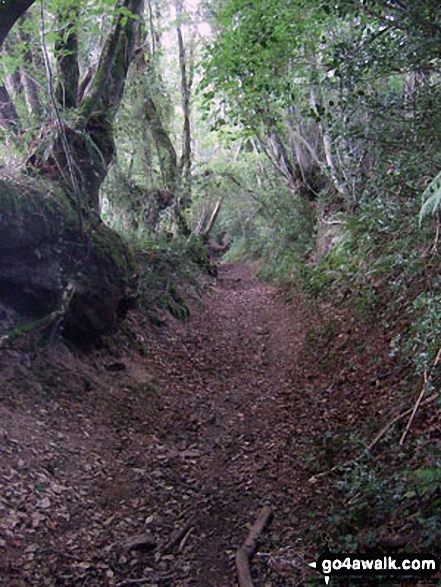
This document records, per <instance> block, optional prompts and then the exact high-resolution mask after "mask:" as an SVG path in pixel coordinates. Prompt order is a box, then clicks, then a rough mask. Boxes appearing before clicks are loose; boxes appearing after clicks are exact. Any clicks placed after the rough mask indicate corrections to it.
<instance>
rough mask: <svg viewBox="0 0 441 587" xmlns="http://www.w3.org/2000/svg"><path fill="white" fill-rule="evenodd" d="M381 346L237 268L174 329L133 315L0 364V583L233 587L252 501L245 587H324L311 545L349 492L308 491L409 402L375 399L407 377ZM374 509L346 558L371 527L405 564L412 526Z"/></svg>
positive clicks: (357, 328)
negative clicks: (260, 525)
mask: <svg viewBox="0 0 441 587" xmlns="http://www.w3.org/2000/svg"><path fill="white" fill-rule="evenodd" d="M335 323H337V324H338V328H337V327H336V326H335ZM392 334H393V333H392ZM392 334H391V333H387V334H386V333H384V332H383V331H381V328H380V327H379V326H378V324H377V326H376V327H375V328H372V329H371V330H369V329H366V328H365V327H364V326H363V325H362V324H361V323H358V322H357V321H346V318H345V317H344V316H343V315H342V316H340V317H335V316H333V317H332V320H331V318H330V317H329V316H327V315H326V307H323V306H322V307H321V309H319V308H318V305H316V304H311V303H309V302H307V301H306V300H305V299H303V297H302V296H301V295H299V294H296V295H293V294H290V296H287V295H283V294H281V293H280V292H278V291H277V290H276V289H275V288H273V287H272V286H270V285H266V284H262V283H261V282H259V281H258V280H257V279H256V277H255V276H254V274H253V272H252V270H251V269H250V268H247V267H245V266H243V265H239V264H234V265H226V266H222V267H221V268H220V273H219V278H218V280H217V281H216V282H215V283H214V284H212V286H211V287H210V289H209V292H208V293H207V294H205V296H204V297H203V298H202V300H199V301H198V300H193V302H192V305H191V317H190V319H189V320H188V321H187V322H186V323H180V322H177V321H175V320H173V319H171V318H168V319H167V322H166V324H165V325H164V326H162V327H161V328H159V327H158V328H156V329H153V328H152V327H151V326H149V325H148V324H145V323H144V320H143V318H142V317H141V316H140V315H139V314H135V313H132V315H131V317H130V318H129V322H128V324H127V326H126V328H125V333H123V334H121V335H119V337H118V339H117V340H113V341H110V342H108V343H106V346H103V348H102V349H100V350H98V351H94V352H93V353H89V354H88V355H87V356H79V355H78V354H75V353H74V352H72V351H70V350H68V349H67V348H65V347H63V346H59V347H58V348H57V349H54V348H48V347H47V346H46V347H41V346H39V345H37V343H36V342H35V341H33V342H29V344H28V346H27V348H20V349H11V348H10V349H9V350H5V351H4V352H3V356H2V357H1V359H0V367H1V373H2V376H1V379H2V387H1V389H0V438H1V439H2V443H1V453H0V467H1V469H0V488H1V493H0V585H7V586H8V587H28V586H29V587H31V586H38V587H45V586H48V587H49V586H57V587H58V586H75V587H76V586H78V587H80V586H88V587H92V586H94V587H95V586H97V587H98V586H109V587H110V586H113V587H115V586H118V587H123V586H129V585H141V586H142V585H144V586H149V587H154V586H156V585H166V586H170V587H171V586H176V587H187V586H193V585H194V586H200V587H231V586H234V585H237V579H236V570H235V561H234V558H235V553H236V551H237V549H238V548H239V547H240V545H241V544H242V543H243V542H244V540H245V539H246V536H247V534H248V531H249V528H250V526H251V525H252V524H253V522H254V520H255V519H256V517H257V516H258V514H259V512H260V510H261V508H262V507H263V506H264V505H269V506H271V508H272V510H273V514H274V518H273V521H272V523H271V525H270V526H269V527H268V528H267V529H266V530H265V531H264V532H263V533H262V535H261V536H260V539H259V543H258V549H257V552H256V554H255V556H254V558H253V561H252V574H253V577H254V579H255V585H256V587H257V586H261V587H263V586H264V587H276V586H288V585H289V586H296V587H300V586H302V585H305V586H306V585H321V584H324V583H323V580H322V579H321V578H320V577H318V576H317V575H316V574H315V572H314V571H312V570H311V569H309V568H308V566H307V563H308V562H311V561H312V560H313V559H315V558H316V557H317V556H318V555H319V554H320V552H321V550H322V549H323V547H324V546H325V540H327V539H328V537H327V536H324V535H323V534H330V536H329V540H331V541H334V545H337V546H338V536H335V533H334V534H333V533H332V531H331V530H330V527H331V522H330V517H329V516H331V515H332V512H333V511H334V510H333V508H335V506H336V505H338V502H339V501H341V504H340V505H342V506H343V507H344V506H345V504H350V503H351V500H352V502H353V500H354V499H355V500H356V499H357V496H356V495H355V496H354V495H352V494H351V492H350V489H348V488H346V489H345V490H344V489H341V490H340V493H339V492H338V491H337V490H336V489H335V484H334V482H335V480H336V479H338V474H337V473H335V474H329V475H326V476H323V477H320V478H318V479H315V480H314V479H311V478H312V477H313V475H315V474H317V473H319V472H320V471H326V470H328V469H330V468H331V467H332V466H334V465H337V464H339V463H342V462H344V461H345V460H347V459H348V458H349V457H355V456H357V455H358V454H359V453H360V451H361V450H362V444H361V440H360V439H363V440H364V441H369V440H371V439H372V436H373V432H375V431H378V430H380V429H381V427H382V426H383V425H384V424H386V423H387V422H388V421H389V420H390V419H391V417H392V416H393V414H394V413H396V410H397V409H398V408H401V407H402V406H403V405H405V406H406V407H408V406H409V404H408V403H405V402H406V399H408V396H406V394H405V393H404V390H400V391H399V392H398V391H397V392H396V393H385V390H386V389H390V388H391V382H393V381H397V380H399V378H400V377H402V373H401V370H402V367H401V366H400V365H398V364H395V363H394V361H393V360H392V359H390V358H389V356H388V352H387V350H388V348H389V347H388V340H389V339H390V337H391V336H392ZM331 350H332V352H331ZM407 392H411V393H413V394H414V392H415V389H411V388H409V389H408V390H407ZM429 422H432V428H433V434H435V433H438V432H439V429H438V428H437V424H436V422H435V420H434V416H433V418H432V420H429ZM425 425H426V426H427V420H426V422H425ZM420 427H421V421H420V420H418V418H417V420H416V422H415V427H414V428H413V429H412V431H413V434H414V435H415V436H414V438H415V437H417V436H418V433H419V430H420ZM357 442H358V444H357ZM409 458H411V457H409ZM314 481H315V482H314ZM371 509H372V512H371V514H370V516H371V517H370V518H369V520H367V521H366V520H363V522H362V523H360V524H359V526H358V527H354V528H351V529H350V531H351V533H352V534H353V536H354V540H355V541H356V543H357V545H358V546H360V545H363V544H367V543H368V530H367V528H370V529H371V528H372V527H376V528H377V529H378V528H379V527H380V526H381V527H382V528H384V531H385V532H386V538H387V537H388V536H396V535H398V536H399V537H402V536H404V535H405V536H406V544H407V545H408V546H410V547H411V548H410V550H418V548H416V547H415V546H418V528H417V526H416V525H415V524H416V522H415V523H414V522H412V521H411V522H409V521H403V520H402V519H401V520H399V521H396V520H395V519H392V518H390V519H389V518H388V517H387V515H386V517H385V514H382V516H383V517H382V518H381V519H380V518H379V517H378V518H377V519H376V518H375V504H374V503H373V504H372V508H371ZM348 533H349V530H348ZM380 534H381V532H380V533H378V532H377V534H376V539H377V540H379V539H380ZM383 537H384V536H383ZM341 546H342V545H341V544H340V547H341ZM342 584H344V585H349V583H342ZM398 584H401V583H398ZM403 584H404V583H403ZM421 584H422V583H420V585H421ZM425 584H429V583H425ZM432 584H435V583H432Z"/></svg>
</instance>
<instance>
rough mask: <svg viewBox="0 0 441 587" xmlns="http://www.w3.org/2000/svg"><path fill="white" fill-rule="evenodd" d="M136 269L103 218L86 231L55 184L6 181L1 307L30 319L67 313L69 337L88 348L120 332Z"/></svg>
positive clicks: (0, 194) (0, 236)
mask: <svg viewBox="0 0 441 587" xmlns="http://www.w3.org/2000/svg"><path fill="white" fill-rule="evenodd" d="M134 274H135V268H134V262H133V260H132V257H131V255H130V252H129V250H128V249H127V247H126V245H125V244H124V242H123V241H122V239H121V238H120V236H119V235H118V234H116V233H115V232H113V231H112V230H111V229H110V228H108V227H107V226H106V225H104V224H103V223H102V222H101V221H100V220H99V219H98V218H96V220H95V221H94V222H93V223H92V222H90V221H89V222H86V223H85V224H84V228H83V230H82V231H81V230H80V225H79V219H78V215H77V213H76V209H75V205H74V203H73V202H72V201H71V200H70V198H69V197H68V196H67V195H66V193H64V192H63V191H62V190H61V189H60V188H59V187H58V186H57V185H56V184H55V183H52V182H47V181H42V180H34V179H31V178H29V177H27V176H22V175H18V176H11V175H6V174H3V175H0V301H1V302H3V303H5V304H7V305H9V306H11V307H12V308H14V309H15V310H16V311H18V312H19V313H20V314H21V315H23V316H24V317H28V318H29V319H36V318H41V317H44V316H46V315H48V314H50V313H51V312H54V311H55V310H57V309H59V308H60V304H62V300H63V294H64V292H65V291H66V288H67V287H69V288H70V289H71V290H72V291H73V296H72V298H71V299H70V300H69V304H68V306H67V307H66V308H65V309H64V311H63V322H62V328H63V334H64V336H66V337H67V338H70V339H75V340H76V341H77V342H81V340H82V339H90V338H96V337H97V336H99V335H101V334H105V333H108V332H111V331H112V330H114V329H115V327H116V325H117V324H118V322H119V320H120V319H122V318H123V317H124V315H125V314H126V312H127V310H128V309H129V308H130V307H131V306H132V305H133V300H134V289H135V284H134V277H133V276H134Z"/></svg>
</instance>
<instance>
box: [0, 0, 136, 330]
mask: <svg viewBox="0 0 441 587" xmlns="http://www.w3.org/2000/svg"><path fill="white" fill-rule="evenodd" d="M31 4H33V2H30V1H27V2H22V1H17V0H15V1H10V0H4V1H3V2H0V42H3V40H4V38H5V37H6V34H7V32H8V31H9V30H10V28H11V27H12V26H13V24H14V22H16V20H18V18H19V17H20V16H21V15H22V14H23V13H24V11H25V10H26V8H28V7H29V6H30V5H31ZM143 6H144V5H143V0H117V1H116V10H115V17H114V21H113V23H112V27H111V30H110V33H109V35H108V37H107V40H106V42H105V45H104V47H103V50H102V52H101V56H100V59H99V63H98V66H97V68H96V71H95V74H94V76H93V79H92V80H91V82H90V84H89V85H88V89H87V90H86V91H85V92H84V85H83V86H82V89H81V90H80V89H79V88H80V87H81V83H80V81H79V67H78V39H77V31H78V26H79V25H78V23H77V22H72V20H75V18H76V17H77V16H78V12H77V11H76V10H75V9H74V10H72V9H71V10H63V9H60V12H59V14H58V20H59V22H58V24H59V28H60V30H62V32H63V36H62V39H61V40H59V41H58V42H57V43H56V44H55V51H54V55H55V58H56V61H57V71H56V72H52V71H51V67H50V63H49V58H48V50H47V48H45V47H43V49H44V50H43V54H45V53H46V55H45V66H46V69H47V74H48V80H49V84H48V88H49V94H50V98H51V101H52V106H53V111H54V112H53V117H52V119H51V120H48V121H47V125H46V124H45V125H43V128H42V133H41V136H40V137H39V138H40V141H38V143H39V144H38V146H37V148H36V149H35V151H34V152H33V153H32V154H30V156H29V158H28V161H27V170H28V172H33V171H35V172H37V173H32V175H35V176H36V179H34V180H30V179H29V178H28V179H27V178H26V176H20V175H16V174H15V175H14V176H13V177H12V176H11V175H10V174H8V173H6V174H5V175H4V177H2V178H0V233H1V235H2V236H0V299H1V300H2V301H3V302H5V303H7V304H9V305H11V306H12V307H13V308H14V309H15V310H16V311H18V312H19V314H21V315H24V316H30V317H34V316H36V317H41V316H44V315H45V314H47V313H50V312H52V311H53V310H54V309H56V308H58V307H59V304H60V300H61V298H62V295H63V291H65V290H66V288H67V287H69V290H70V288H72V291H74V295H73V296H72V299H71V300H70V302H69V307H68V308H67V311H66V313H65V317H64V320H63V326H64V329H65V333H66V335H67V336H69V337H70V338H75V339H85V338H89V337H92V338H93V337H94V336H96V335H100V334H103V333H105V332H108V331H111V330H113V329H114V328H115V326H116V324H117V323H118V320H119V319H121V318H122V317H123V316H124V314H125V312H126V311H127V309H128V307H129V306H130V304H131V303H132V300H133V297H134V296H133V291H134V289H133V288H134V279H133V276H134V275H135V274H136V269H135V268H134V265H133V263H132V260H131V256H130V252H129V251H128V249H127V246H126V245H125V244H124V243H123V242H122V240H121V238H120V237H119V236H118V235H117V234H116V233H114V232H113V231H112V230H110V229H109V228H107V227H106V226H105V225H104V224H103V223H102V222H101V220H100V216H99V197H98V194H99V189H100V186H101V184H102V182H103V180H104V178H105V176H106V174H107V169H108V166H109V164H110V162H111V160H112V158H113V156H114V153H115V144H114V139H113V123H114V119H115V116H116V113H117V111H118V108H119V106H120V103H121V100H122V96H123V92H124V85H125V81H126V77H127V72H128V69H129V66H130V63H131V61H132V59H133V57H134V53H135V44H136V41H137V36H138V27H139V21H140V16H141V14H142V12H143ZM8 11H10V12H8ZM1 90H2V88H1V87H0V115H1V114H4V115H5V116H7V117H8V123H9V124H10V126H12V127H17V126H18V125H19V120H18V117H17V116H16V111H15V112H14V110H13V109H12V108H11V107H10V106H11V105H13V104H12V102H11V104H8V100H7V99H8V96H6V95H4V93H3V94H2V91H1ZM2 99H3V102H4V104H5V107H4V108H3V109H1V101H2ZM67 110H69V113H67ZM46 126H47V128H46ZM54 129H55V133H54ZM54 135H55V138H53V137H54ZM47 180H50V181H49V182H48V181H47ZM29 182H31V183H29ZM5 235H6V236H7V235H9V236H7V238H6V237H5ZM3 237H5V238H3Z"/></svg>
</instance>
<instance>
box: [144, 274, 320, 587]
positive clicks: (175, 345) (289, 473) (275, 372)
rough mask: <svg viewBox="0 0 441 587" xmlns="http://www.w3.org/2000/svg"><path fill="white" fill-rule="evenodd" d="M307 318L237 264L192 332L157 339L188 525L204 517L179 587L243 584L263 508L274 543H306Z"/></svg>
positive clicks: (181, 329)
mask: <svg viewBox="0 0 441 587" xmlns="http://www.w3.org/2000/svg"><path fill="white" fill-rule="evenodd" d="M303 311H304V310H302V308H301V307H298V306H296V305H295V304H290V305H287V304H285V303H284V302H283V301H282V300H281V298H280V297H278V296H277V295H276V290H275V289H274V288H273V287H271V286H269V285H266V284H262V283H261V282H259V281H258V280H257V279H256V278H255V277H254V276H253V274H252V272H251V271H250V270H249V269H247V268H246V267H244V266H242V265H228V266H223V267H221V269H220V273H219V278H218V281H217V284H216V286H215V287H214V289H213V291H212V293H211V294H210V295H209V296H208V298H205V299H204V300H203V304H202V306H201V307H199V308H197V307H196V308H194V309H193V312H192V317H191V319H190V320H189V321H188V323H186V324H185V325H175V326H174V327H173V328H172V329H171V330H170V328H167V329H165V330H164V331H163V332H162V333H161V336H160V337H159V339H156V340H155V351H154V353H155V355H156V359H157V362H158V363H160V364H162V365H163V369H164V371H163V379H164V381H166V382H167V388H168V389H167V392H166V394H165V395H166V398H167V400H166V405H165V406H164V412H163V414H164V420H163V422H162V426H163V434H164V438H165V440H166V441H167V442H172V443H173V444H174V445H175V446H177V447H179V451H180V452H181V454H183V455H184V458H183V459H181V462H182V461H183V464H182V466H181V467H182V470H181V471H180V472H179V471H178V470H175V472H176V473H177V477H179V478H180V482H181V483H183V485H184V487H185V483H187V485H188V487H190V488H191V491H190V495H191V501H190V503H188V504H185V503H184V504H183V507H184V506H185V508H184V509H185V510H186V511H187V512H188V513H187V516H189V515H193V514H195V515H196V521H195V531H194V533H193V535H192V536H191V540H189V545H188V550H187V554H188V556H189V560H190V562H191V579H190V578H188V579H185V578H184V577H183V580H182V582H181V583H179V584H182V585H187V584H188V585H200V586H201V587H202V586H204V587H208V586H213V587H216V586H219V587H221V586H229V585H235V584H236V583H235V571H234V556H233V555H234V552H235V550H236V548H237V547H238V546H239V545H240V543H241V541H243V540H244V539H245V537H246V533H247V527H246V525H247V524H249V523H250V522H252V521H253V520H254V518H255V517H256V515H257V513H258V511H259V510H260V508H261V507H262V506H263V505H266V504H268V505H271V506H272V507H273V509H274V513H275V522H274V525H273V527H272V529H271V530H270V534H271V532H272V533H277V536H278V537H279V541H281V543H283V544H284V546H285V547H286V549H292V550H294V547H295V546H296V545H298V544H299V510H301V509H302V507H303V508H304V506H305V499H306V493H307V492H308V491H310V487H309V486H308V483H307V479H308V477H309V476H310V473H308V472H307V470H306V469H307V467H306V465H305V454H307V452H308V444H309V442H310V441H311V438H308V436H307V435H308V428H309V425H310V424H311V425H312V423H313V421H314V418H315V416H316V410H317V406H314V405H311V403H310V398H308V397H305V391H304V389H303V388H301V387H299V381H301V379H302V374H301V373H299V365H298V360H299V353H300V351H301V350H302V344H303V339H304V335H305V332H306V325H305V317H304V316H302V312H303ZM185 454H188V455H189V459H186V458H185ZM177 465H178V468H179V459H178V463H177ZM174 466H175V467H176V464H175V465H174ZM185 480H186V481H185ZM178 483H179V482H178ZM194 490H196V491H194ZM186 495H187V494H186V493H185V489H184V493H183V496H184V497H186ZM294 540H296V543H294V542H293V541H294ZM191 541H193V546H191V545H190V542H191ZM262 560H263V559H262ZM177 584H178V583H177ZM268 584H270V585H271V584H273V583H268ZM274 584H280V585H282V584H283V583H274ZM290 584H293V583H290Z"/></svg>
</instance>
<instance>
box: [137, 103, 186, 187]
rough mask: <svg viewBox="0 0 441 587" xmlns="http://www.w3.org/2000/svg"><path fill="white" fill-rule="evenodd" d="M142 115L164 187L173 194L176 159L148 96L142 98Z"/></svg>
mask: <svg viewBox="0 0 441 587" xmlns="http://www.w3.org/2000/svg"><path fill="white" fill-rule="evenodd" d="M144 114H145V117H146V120H147V122H148V124H149V127H150V130H151V133H152V136H153V140H154V141H155V145H156V150H157V152H158V159H159V166H160V168H161V174H162V180H163V183H164V187H165V188H166V189H169V190H171V191H173V192H175V191H176V188H177V186H178V158H177V156H176V151H175V148H174V146H173V143H172V142H171V140H170V137H169V135H168V133H167V131H166V130H165V128H164V126H163V125H162V121H161V118H160V116H159V114H158V111H157V109H156V106H155V103H154V102H153V100H152V98H151V97H150V96H145V98H144Z"/></svg>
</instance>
